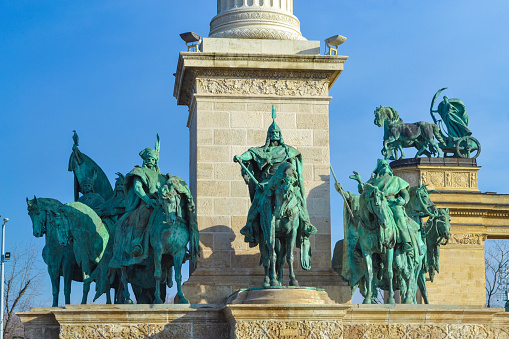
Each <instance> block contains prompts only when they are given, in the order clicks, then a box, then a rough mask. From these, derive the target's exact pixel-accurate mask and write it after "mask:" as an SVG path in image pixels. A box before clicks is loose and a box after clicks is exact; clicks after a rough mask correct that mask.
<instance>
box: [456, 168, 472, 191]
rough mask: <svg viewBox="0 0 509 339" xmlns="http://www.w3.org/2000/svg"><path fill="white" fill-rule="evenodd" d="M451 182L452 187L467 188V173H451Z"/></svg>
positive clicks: (468, 182)
mask: <svg viewBox="0 0 509 339" xmlns="http://www.w3.org/2000/svg"><path fill="white" fill-rule="evenodd" d="M452 182H453V186H454V187H460V188H466V187H469V184H470V181H469V180H468V172H453V173H452Z"/></svg>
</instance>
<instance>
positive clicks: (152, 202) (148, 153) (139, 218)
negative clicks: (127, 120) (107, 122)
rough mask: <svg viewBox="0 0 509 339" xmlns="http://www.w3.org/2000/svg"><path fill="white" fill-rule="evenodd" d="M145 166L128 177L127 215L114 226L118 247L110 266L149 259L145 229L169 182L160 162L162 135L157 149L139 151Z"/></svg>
mask: <svg viewBox="0 0 509 339" xmlns="http://www.w3.org/2000/svg"><path fill="white" fill-rule="evenodd" d="M140 156H141V157H142V159H143V166H142V167H139V166H136V167H135V168H134V169H133V170H132V171H131V172H129V173H128V174H127V175H126V177H125V183H124V186H125V192H126V197H125V206H126V213H125V214H124V215H123V216H122V218H120V219H119V220H118V222H117V223H116V225H115V245H114V248H113V258H112V261H111V263H110V267H115V268H121V267H126V266H130V265H134V264H140V263H141V262H142V261H143V260H145V259H146V258H147V256H148V239H146V237H145V229H146V228H147V225H148V223H149V219H150V216H151V214H152V212H153V210H154V208H155V207H156V204H157V200H156V198H157V196H156V194H157V191H158V188H159V186H162V185H164V184H165V183H166V180H167V179H166V177H165V176H163V175H162V174H161V171H160V170H159V167H158V165H157V162H158V160H159V135H158V136H157V142H156V149H152V148H145V149H144V150H143V151H141V152H140Z"/></svg>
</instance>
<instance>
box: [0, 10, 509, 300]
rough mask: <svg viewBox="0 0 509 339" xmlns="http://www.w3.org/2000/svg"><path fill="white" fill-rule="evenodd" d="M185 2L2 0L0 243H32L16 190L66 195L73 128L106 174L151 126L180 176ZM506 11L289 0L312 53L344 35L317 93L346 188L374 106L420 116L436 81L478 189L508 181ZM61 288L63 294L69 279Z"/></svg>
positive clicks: (201, 21)
mask: <svg viewBox="0 0 509 339" xmlns="http://www.w3.org/2000/svg"><path fill="white" fill-rule="evenodd" d="M188 3H189V2H184V1H168V0H166V1H163V0H145V1H133V0H116V1H115V0H111V1H58V0H54V1H35V0H32V1H29V0H27V1H4V2H2V4H1V5H0V32H1V34H0V39H1V43H0V89H1V90H0V128H1V130H0V154H1V156H2V161H1V166H0V192H1V195H0V215H2V218H3V217H9V218H10V219H11V221H10V222H9V223H8V228H7V231H6V234H7V242H6V244H7V249H9V246H12V245H13V244H14V243H19V242H25V243H30V244H36V245H37V246H41V247H42V245H43V240H42V239H35V238H34V237H33V236H32V228H31V222H30V219H29V217H28V215H27V213H26V203H25V197H27V196H28V197H33V195H37V196H38V197H52V198H56V199H58V200H60V201H62V202H69V201H72V200H73V177H72V174H71V173H70V172H67V161H68V158H69V154H70V152H71V147H72V139H71V136H72V130H74V129H76V130H77V131H78V133H79V136H80V148H81V150H82V151H83V152H84V153H86V154H87V155H89V156H91V157H92V158H93V159H94V160H95V161H96V162H97V163H98V164H100V166H101V167H102V168H103V170H104V171H105V172H106V174H107V175H108V176H109V177H110V179H111V180H113V179H114V177H115V175H114V174H115V172H117V171H121V172H123V173H126V172H128V171H129V170H130V169H132V167H133V166H134V165H137V164H140V158H139V156H138V152H139V151H140V150H141V149H143V148H145V147H153V145H154V142H155V135H156V133H159V134H160V136H161V160H160V163H159V165H160V168H161V169H162V171H163V172H171V173H172V174H174V175H179V176H181V177H183V178H185V179H187V178H188V168H189V158H188V151H189V147H188V144H189V132H188V129H187V127H186V121H187V107H183V106H177V105H176V100H175V99H174V98H173V96H172V93H173V82H174V78H173V75H172V74H173V73H174V72H175V70H176V63H177V60H178V53H179V52H180V51H183V50H184V49H185V45H184V43H183V41H182V40H181V39H180V37H179V33H182V32H187V31H194V32H197V33H198V34H200V35H202V36H207V35H208V31H209V23H210V20H211V19H212V17H213V16H214V15H215V14H216V12H215V11H216V3H215V1H210V0H209V1H204V0H196V1H193V2H192V5H187V4H188ZM507 13H509V2H508V1H506V0H488V1H483V2H480V1H478V0H461V1H460V0H442V1H438V0H430V1H399V0H392V1H390V0H361V1H359V0H345V1H332V0H327V1H320V2H318V1H314V2H307V1H299V0H295V1H294V14H295V15H296V16H297V17H298V18H299V20H300V22H301V32H302V34H303V35H304V36H305V37H306V38H307V39H309V40H321V41H322V51H323V50H324V47H323V40H324V39H325V38H327V37H329V36H332V35H335V34H341V35H344V36H346V37H347V38H348V40H347V41H346V42H345V43H344V44H343V45H341V46H340V49H339V52H340V54H342V55H347V56H349V59H348V60H347V62H346V63H345V68H344V72H343V74H342V75H341V76H340V77H339V79H338V80H337V82H336V83H335V85H334V86H333V87H332V89H331V91H330V95H331V96H332V97H333V99H332V101H331V104H330V128H331V138H330V143H331V162H332V165H333V166H334V169H335V171H336V175H337V176H338V178H339V179H340V180H341V181H342V182H343V184H344V186H345V187H346V188H347V189H349V190H351V191H355V190H356V185H355V183H354V182H352V181H351V180H349V179H348V175H349V174H350V173H351V171H352V170H356V171H358V172H359V173H360V174H361V175H362V176H363V177H368V176H369V174H370V172H371V170H372V169H373V168H374V166H375V164H376V159H377V158H378V157H380V149H381V139H382V134H383V133H382V129H381V128H378V127H376V126H375V125H374V124H373V118H374V116H373V111H374V109H375V108H376V107H377V106H379V105H385V106H392V107H394V108H395V109H396V110H398V112H399V113H400V115H401V116H402V118H403V120H405V121H407V122H415V121H419V120H424V121H431V118H430V116H429V113H428V112H429V105H430V102H431V98H432V97H433V95H434V93H435V92H436V90H438V89H439V88H442V87H449V89H448V90H447V91H446V92H445V93H444V94H447V95H449V97H455V98H460V99H461V100H463V102H464V103H465V105H466V108H467V111H468V113H469V115H470V128H471V130H472V131H473V136H474V137H476V138H477V139H478V140H479V141H480V142H481V144H482V154H481V156H480V157H479V158H478V159H477V160H478V164H479V165H480V166H482V169H481V170H480V172H479V187H480V188H481V190H482V191H494V192H498V193H509V182H508V181H507V178H506V173H507V167H506V166H507V165H508V160H507V159H508V158H509V148H508V147H507V146H506V145H507V140H508V139H507V137H508V135H509V131H508V127H509V109H508V108H507V107H508V104H507V99H506V98H507V95H508V94H509V81H508V79H509V66H508V64H507V60H508V57H509V21H508V20H507ZM283 135H284V130H283ZM171 145H174V146H171ZM170 147H171V150H170ZM413 154H414V151H411V150H410V151H408V156H413ZM304 161H305V159H304ZM331 204H332V227H333V241H334V242H335V241H337V240H339V239H340V238H342V231H341V230H342V226H341V224H342V222H341V216H340V214H341V208H342V207H341V206H342V205H341V204H342V201H341V199H340V198H339V196H338V195H337V194H336V193H335V192H333V193H332V199H331ZM46 283H47V286H45V287H44V288H46V289H47V293H46V294H47V295H48V296H49V295H51V290H50V285H49V278H48V279H47V280H46ZM73 289H74V293H73V299H75V298H76V300H77V299H79V297H80V292H79V290H80V287H78V286H73ZM48 300H49V299H48ZM41 302H46V301H41Z"/></svg>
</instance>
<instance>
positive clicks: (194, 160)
mask: <svg viewBox="0 0 509 339" xmlns="http://www.w3.org/2000/svg"><path fill="white" fill-rule="evenodd" d="M246 46H250V47H248V48H246ZM285 46H286V47H285ZM317 46H318V47H319V43H318V42H312V41H298V42H295V43H294V42H282V41H278V40H273V41H268V40H255V41H252V40H250V39H212V38H209V39H205V40H204V44H203V52H200V53H186V52H182V53H181V54H180V58H179V63H178V67H177V72H176V80H175V90H174V95H175V97H176V98H177V101H178V104H179V105H187V106H188V107H189V119H188V127H189V130H190V151H191V155H190V182H189V186H190V188H191V191H192V193H193V195H194V198H195V201H196V205H197V213H198V227H199V229H200V242H201V246H202V248H203V254H202V257H201V258H200V259H199V261H198V265H197V268H196V270H194V272H193V273H192V275H191V277H190V279H189V280H188V281H187V282H186V283H185V284H184V287H183V288H184V291H185V293H186V296H187V297H188V298H190V299H189V300H190V301H191V302H194V303H224V302H225V300H226V298H227V297H228V296H229V295H231V294H232V293H233V292H235V291H236V290H239V289H241V288H249V287H258V286H261V285H262V283H263V269H262V268H261V267H260V266H259V260H260V257H259V254H258V249H257V248H249V247H248V244H247V243H245V242H244V239H243V236H241V234H240V229H241V228H242V227H243V226H244V225H245V223H246V217H247V213H248V209H249V206H250V200H249V193H248V188H247V186H246V184H245V183H244V180H243V178H242V176H241V174H240V166H239V165H238V164H237V163H234V162H233V157H234V155H237V154H242V153H243V152H245V151H246V150H247V149H249V148H250V147H253V146H261V145H263V144H264V143H265V140H266V136H267V129H268V127H269V125H270V124H271V122H272V118H271V111H272V110H271V108H272V104H275V106H276V110H277V123H278V125H279V126H280V128H281V130H282V136H283V138H284V140H285V143H286V144H288V145H291V146H294V147H296V148H297V149H299V151H301V153H302V157H303V163H304V168H303V170H304V171H303V172H304V173H303V176H304V181H305V189H306V194H307V202H308V210H309V214H310V218H311V222H312V223H313V224H314V225H315V226H316V227H317V228H318V233H317V234H316V235H314V236H313V237H312V238H311V239H310V240H311V245H312V251H313V256H312V259H311V264H312V269H311V271H309V272H305V271H303V270H302V269H300V265H299V262H300V261H299V260H300V259H299V256H298V255H297V256H296V260H295V265H296V266H299V267H298V268H296V277H297V279H298V280H299V282H300V285H301V286H314V287H322V288H325V289H326V290H327V292H329V293H330V295H331V298H333V299H334V300H335V301H337V302H345V301H347V300H349V299H350V291H349V288H348V287H347V286H346V284H344V283H343V282H342V281H341V280H340V279H339V277H338V276H337V274H336V273H335V272H333V271H332V270H331V265H330V258H331V245H330V244H331V237H330V233H331V232H330V178H329V159H330V155H329V101H330V99H331V98H330V97H329V95H328V93H329V88H330V87H331V86H332V84H333V83H334V81H335V80H336V79H337V77H338V76H339V74H340V73H341V71H342V70H343V64H344V62H345V60H346V57H342V56H322V55H310V54H305V53H302V54H296V53H299V52H298V51H306V50H307V51H308V52H309V50H313V49H314V50H315V51H316V52H318V51H317ZM251 51H252V53H251ZM286 271H287V269H286ZM285 281H286V280H285Z"/></svg>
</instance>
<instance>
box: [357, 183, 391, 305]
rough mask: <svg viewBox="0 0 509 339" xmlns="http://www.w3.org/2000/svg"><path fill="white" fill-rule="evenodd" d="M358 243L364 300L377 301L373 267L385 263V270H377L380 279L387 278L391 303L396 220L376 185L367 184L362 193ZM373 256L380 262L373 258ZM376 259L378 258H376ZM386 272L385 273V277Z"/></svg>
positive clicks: (367, 302) (368, 302)
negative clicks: (362, 272) (362, 261)
mask: <svg viewBox="0 0 509 339" xmlns="http://www.w3.org/2000/svg"><path fill="white" fill-rule="evenodd" d="M359 217H360V219H359V221H360V222H359V225H358V232H359V238H358V239H359V240H358V241H359V245H360V249H361V252H362V256H363V258H364V262H365V279H366V281H365V286H364V288H365V293H363V295H364V301H363V303H364V304H371V303H374V298H375V297H376V289H375V290H374V287H375V286H376V285H377V284H376V283H375V280H374V279H375V274H374V273H375V272H374V269H375V267H376V268H379V267H380V266H383V267H385V268H386V269H385V272H384V271H382V270H378V272H377V274H376V278H377V280H382V279H383V278H385V279H387V282H388V289H389V299H388V302H389V303H390V304H394V303H395V299H394V284H393V281H394V269H393V266H394V247H395V245H396V241H397V236H396V223H395V222H394V217H393V213H392V211H391V209H390V208H389V202H388V201H387V199H386V198H385V196H384V193H383V192H382V191H381V190H379V189H378V188H377V187H376V186H373V185H370V184H367V183H366V184H364V190H363V192H362V193H361V195H360V197H359ZM374 256H377V258H380V259H379V260H380V262H379V263H378V262H374ZM375 260H376V259H375ZM384 273H385V274H386V276H385V277H383V275H384Z"/></svg>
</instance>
